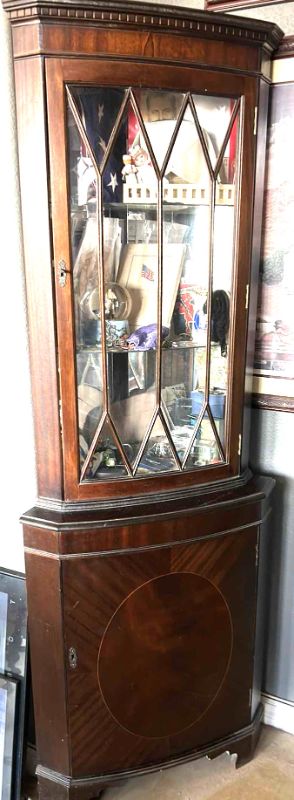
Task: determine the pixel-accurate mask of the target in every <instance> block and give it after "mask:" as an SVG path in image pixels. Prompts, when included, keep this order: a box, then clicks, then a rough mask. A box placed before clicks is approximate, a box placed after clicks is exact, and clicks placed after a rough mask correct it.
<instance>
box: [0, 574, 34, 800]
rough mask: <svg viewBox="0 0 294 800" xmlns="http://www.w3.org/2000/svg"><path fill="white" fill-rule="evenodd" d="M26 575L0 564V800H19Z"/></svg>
mask: <svg viewBox="0 0 294 800" xmlns="http://www.w3.org/2000/svg"><path fill="white" fill-rule="evenodd" d="M27 656H28V648H27V599H26V582H25V576H24V575H23V574H22V573H20V572H14V571H10V570H7V569H4V568H2V567H0V800H20V797H21V782H22V771H23V753H24V739H25V711H26V696H27V692H26V690H27Z"/></svg>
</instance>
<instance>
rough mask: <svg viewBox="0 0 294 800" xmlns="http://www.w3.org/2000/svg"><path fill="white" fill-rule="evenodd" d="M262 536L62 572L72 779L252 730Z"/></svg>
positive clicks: (227, 538)
mask: <svg viewBox="0 0 294 800" xmlns="http://www.w3.org/2000/svg"><path fill="white" fill-rule="evenodd" d="M257 541H258V528H257V527H252V528H248V529H247V530H243V531H241V532H239V533H238V534H236V533H227V534H222V535H220V536H215V537H211V538H208V537H207V538H205V539H204V540H200V541H199V540H198V541H195V542H193V543H184V544H178V543H177V544H176V543H175V544H173V545H172V546H164V547H154V548H152V547H150V548H149V549H142V550H137V551H136V550H135V551H133V552H121V553H119V554H118V553H116V554H111V553H109V554H100V555H92V556H88V557H77V558H70V559H67V560H64V561H63V564H62V585H63V615H64V617H63V624H64V640H65V655H66V673H67V676H66V681H67V702H68V733H69V742H70V750H71V765H72V774H73V776H76V777H78V776H82V775H93V774H103V773H110V772H112V771H115V772H117V771H124V770H129V769H135V768H138V767H145V766H146V767H148V766H149V765H150V764H156V763H158V765H160V764H161V763H162V762H165V761H167V760H169V759H170V758H173V757H177V756H180V755H183V754H185V753H187V752H188V751H189V750H191V749H193V750H195V749H197V748H198V747H202V746H203V745H205V744H209V743H210V742H213V741H216V740H218V739H220V738H223V737H225V736H228V735H229V734H230V733H232V732H234V731H235V730H238V729H240V728H243V727H245V726H246V725H248V724H250V722H251V689H252V681H253V659H254V645H255V610H256V548H257Z"/></svg>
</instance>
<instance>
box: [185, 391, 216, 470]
mask: <svg viewBox="0 0 294 800" xmlns="http://www.w3.org/2000/svg"><path fill="white" fill-rule="evenodd" d="M202 399H203V398H201V396H200V398H199V406H200V404H201V405H202ZM194 403H195V406H196V407H198V398H197V397H196V393H195V395H194ZM222 461H223V457H222V454H221V450H220V447H219V444H218V442H217V439H216V437H215V434H214V431H213V427H212V425H211V422H210V419H209V417H208V414H207V412H206V413H205V415H204V417H203V420H202V422H201V425H200V426H199V430H198V431H197V434H196V439H195V441H194V442H193V445H192V448H191V452H190V454H189V456H188V459H187V461H186V464H185V468H186V469H191V468H194V469H195V467H206V466H209V465H210V464H220V463H222Z"/></svg>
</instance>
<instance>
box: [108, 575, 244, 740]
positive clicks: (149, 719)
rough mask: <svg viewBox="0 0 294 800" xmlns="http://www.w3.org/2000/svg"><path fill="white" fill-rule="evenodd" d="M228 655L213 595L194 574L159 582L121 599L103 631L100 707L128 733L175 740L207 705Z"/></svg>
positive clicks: (225, 617) (223, 609) (227, 637)
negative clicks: (105, 708) (102, 701)
mask: <svg viewBox="0 0 294 800" xmlns="http://www.w3.org/2000/svg"><path fill="white" fill-rule="evenodd" d="M231 651H232V623H231V617H230V612H229V609H228V606H227V604H226V601H225V599H224V597H223V595H222V594H221V592H220V591H219V589H218V588H217V587H216V586H215V585H213V584H212V583H211V582H210V581H209V580H207V579H206V578H205V577H202V576H201V575H198V574H195V573H193V572H174V573H169V574H166V575H160V576H159V577H157V578H154V579H152V580H150V581H147V583H143V584H142V585H141V586H139V588H138V589H136V590H135V591H134V592H132V593H131V594H130V595H129V596H128V597H126V599H125V600H124V602H123V603H122V604H121V605H120V606H119V607H118V609H117V610H116V612H115V613H114V615H113V617H112V618H111V620H110V622H109V623H108V626H107V628H106V630H105V633H104V636H103V639H102V642H101V646H100V650H99V655H98V683H99V686H100V691H101V694H102V697H103V699H104V702H105V705H106V706H107V708H108V710H109V711H110V714H111V715H112V717H113V718H114V719H115V720H116V722H117V723H118V724H119V725H120V726H121V727H122V728H124V729H126V730H128V731H130V732H131V733H134V734H136V735H138V736H143V737H146V738H161V737H165V736H174V735H176V734H178V733H180V732H181V731H182V730H185V728H188V727H190V726H191V725H193V724H194V723H195V722H197V720H198V719H199V718H200V717H202V716H203V714H205V713H206V711H207V710H208V709H209V707H210V706H211V705H212V703H213V702H214V700H215V698H216V696H217V695H218V693H219V691H220V689H221V687H222V684H223V682H224V679H225V676H226V674H227V671H228V668H229V664H230V659H231Z"/></svg>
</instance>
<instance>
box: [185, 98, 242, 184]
mask: <svg viewBox="0 0 294 800" xmlns="http://www.w3.org/2000/svg"><path fill="white" fill-rule="evenodd" d="M193 101H194V104H195V108H196V112H197V116H198V120H199V123H200V125H201V128H202V131H203V135H204V138H205V142H206V145H207V149H208V153H209V158H210V161H211V165H212V167H213V169H215V167H216V162H217V159H218V157H219V154H220V151H221V148H222V145H223V143H224V139H225V135H226V133H227V130H228V127H229V124H230V120H231V116H232V112H233V110H234V107H235V100H232V99H230V98H227V97H211V96H207V95H201V94H195V95H193ZM232 146H233V140H231V144H230V145H229V146H228V147H227V148H226V152H225V157H224V160H223V164H222V169H221V172H220V176H219V179H220V181H221V182H222V183H228V182H229V166H230V163H231V161H232V158H233V154H232Z"/></svg>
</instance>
